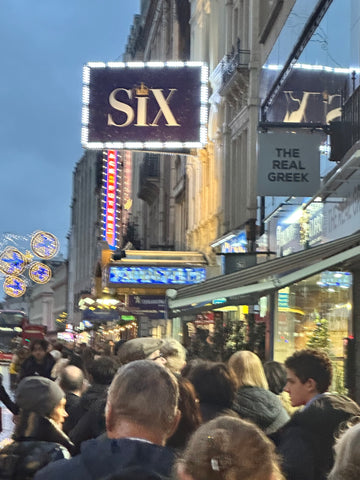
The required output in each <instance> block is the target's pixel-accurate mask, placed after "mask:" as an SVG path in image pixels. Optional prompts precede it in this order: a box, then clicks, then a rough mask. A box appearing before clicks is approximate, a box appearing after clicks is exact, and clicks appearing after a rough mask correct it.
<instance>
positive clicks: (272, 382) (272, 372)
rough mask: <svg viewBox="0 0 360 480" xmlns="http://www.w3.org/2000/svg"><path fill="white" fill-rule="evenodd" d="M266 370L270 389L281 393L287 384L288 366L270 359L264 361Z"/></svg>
mask: <svg viewBox="0 0 360 480" xmlns="http://www.w3.org/2000/svg"><path fill="white" fill-rule="evenodd" d="M264 372H265V376H266V380H267V382H268V385H269V390H270V391H271V392H273V393H275V395H280V393H281V392H282V391H283V390H284V387H285V385H286V368H285V367H284V365H283V364H282V363H280V362H275V361H269V362H265V363H264Z"/></svg>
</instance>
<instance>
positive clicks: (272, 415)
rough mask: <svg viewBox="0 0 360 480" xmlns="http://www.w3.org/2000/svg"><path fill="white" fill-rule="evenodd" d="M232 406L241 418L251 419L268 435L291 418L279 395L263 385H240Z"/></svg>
mask: <svg viewBox="0 0 360 480" xmlns="http://www.w3.org/2000/svg"><path fill="white" fill-rule="evenodd" d="M232 408H233V410H235V412H237V413H238V414H239V416H240V418H243V419H246V420H251V421H252V422H254V423H255V424H256V425H257V426H258V427H260V428H261V430H263V431H264V432H265V433H266V434H267V435H269V434H271V433H274V432H276V430H278V429H279V428H281V427H282V426H284V425H285V424H286V423H287V422H288V421H289V419H290V417H289V415H288V413H287V412H286V410H285V408H284V407H283V405H282V403H281V400H280V399H279V397H278V396H277V395H275V394H274V393H272V392H270V391H269V390H265V388H261V387H250V386H243V387H240V388H239V389H238V391H237V392H236V395H235V400H234V403H233V407H232Z"/></svg>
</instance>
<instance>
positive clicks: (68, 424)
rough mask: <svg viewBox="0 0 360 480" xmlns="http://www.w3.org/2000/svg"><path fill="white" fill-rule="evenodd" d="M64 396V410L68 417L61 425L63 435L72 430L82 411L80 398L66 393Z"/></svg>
mask: <svg viewBox="0 0 360 480" xmlns="http://www.w3.org/2000/svg"><path fill="white" fill-rule="evenodd" d="M65 396H66V405H65V410H66V413H67V414H68V417H66V418H65V422H64V424H63V430H64V432H65V433H67V434H68V433H69V432H70V430H72V429H73V428H74V427H75V425H76V423H77V422H78V420H79V418H80V417H81V415H82V413H83V410H82V408H81V405H80V399H81V398H80V397H79V396H78V395H75V393H71V392H67V393H66V394H65Z"/></svg>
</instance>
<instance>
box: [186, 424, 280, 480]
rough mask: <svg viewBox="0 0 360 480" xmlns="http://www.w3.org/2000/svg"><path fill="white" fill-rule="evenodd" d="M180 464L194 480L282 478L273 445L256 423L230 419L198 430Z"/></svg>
mask: <svg viewBox="0 0 360 480" xmlns="http://www.w3.org/2000/svg"><path fill="white" fill-rule="evenodd" d="M179 465H180V470H181V469H183V471H184V472H185V473H187V474H190V475H191V476H192V478H193V479H194V480H220V479H221V480H235V479H241V480H270V479H271V480H282V479H283V477H282V475H281V474H280V471H279V467H278V463H277V458H276V454H275V447H274V445H273V443H272V442H271V441H270V440H269V439H268V438H267V437H266V436H265V434H264V433H263V432H262V431H261V430H260V429H259V428H258V427H256V426H255V425H254V424H253V423H250V422H247V421H245V420H241V419H238V418H233V417H229V416H221V417H217V418H215V419H214V420H210V421H209V422H207V423H205V424H203V425H202V426H201V427H199V428H198V430H197V431H196V432H195V433H194V434H193V436H192V437H191V438H190V441H189V443H188V445H187V447H186V449H185V451H184V453H183V456H182V459H181V460H180V462H179ZM178 468H179V467H178Z"/></svg>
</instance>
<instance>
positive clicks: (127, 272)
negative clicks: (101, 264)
mask: <svg viewBox="0 0 360 480" xmlns="http://www.w3.org/2000/svg"><path fill="white" fill-rule="evenodd" d="M108 274H109V284H113V285H124V284H125V285H129V284H132V285H148V286H149V285H157V286H158V285H192V284H194V283H200V282H203V281H204V280H205V279H206V269H205V268H201V267H148V266H141V267H136V266H131V267H130V266H129V267H125V266H118V265H116V266H110V267H109V273H108Z"/></svg>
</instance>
